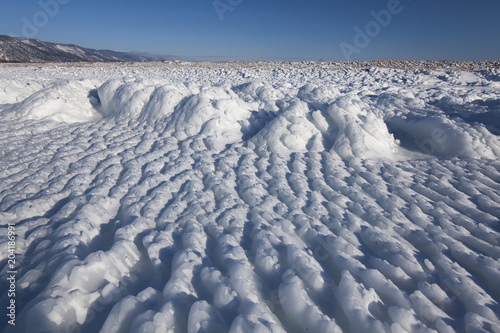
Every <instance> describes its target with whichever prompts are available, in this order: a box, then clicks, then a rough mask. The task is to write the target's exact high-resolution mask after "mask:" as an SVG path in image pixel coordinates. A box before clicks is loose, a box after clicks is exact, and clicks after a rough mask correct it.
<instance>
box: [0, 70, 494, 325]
mask: <svg viewBox="0 0 500 333" xmlns="http://www.w3.org/2000/svg"><path fill="white" fill-rule="evenodd" d="M280 67H286V69H285V68H280ZM499 77H500V76H499V73H498V71H495V70H483V71H474V72H472V71H471V72H465V71H443V70H435V71H429V70H411V69H407V70H398V69H381V68H372V69H370V70H364V69H359V68H358V69H335V68H333V67H331V68H330V67H328V65H321V66H319V65H313V64H310V65H307V66H306V65H301V64H288V63H287V64H286V66H285V64H279V63H277V64H272V65H269V64H266V63H262V64H254V65H253V66H241V64H240V65H238V64H231V63H228V64H195V63H184V62H182V63H181V62H172V63H165V64H140V65H139V64H138V65H123V64H86V65H58V64H52V65H44V66H34V65H33V66H30V65H24V66H19V65H16V66H9V65H0V117H1V119H2V121H1V122H0V223H1V228H0V249H1V250H0V255H1V257H0V263H1V264H2V266H0V269H1V271H0V276H1V280H2V281H4V282H2V283H4V284H5V283H6V282H5V281H6V277H7V275H8V273H7V272H8V271H9V270H10V269H9V268H8V266H7V254H8V251H7V248H8V237H7V225H8V224H11V225H15V228H16V233H17V239H16V262H17V266H16V269H17V275H16V277H17V290H16V304H17V321H16V326H15V327H11V326H10V325H9V326H7V324H6V323H3V322H2V325H3V326H1V329H5V331H6V332H30V333H32V332H33V333H35V332H99V331H100V332H225V331H229V332H342V331H344V332H454V331H466V332H480V331H487V332H499V331H500V329H499V327H500V316H499V313H500V305H499V301H500V288H499V285H498V281H499V280H500V223H499V219H500V163H499V161H498V159H499V157H500V140H499V135H500V122H499V120H500V88H499V86H498V78H499ZM5 286H6V285H5ZM4 290H6V289H4ZM8 301H9V298H8V296H7V293H6V292H5V293H4V294H3V296H2V298H1V305H2V307H3V306H4V305H5V306H7V302H8ZM4 309H5V307H4Z"/></svg>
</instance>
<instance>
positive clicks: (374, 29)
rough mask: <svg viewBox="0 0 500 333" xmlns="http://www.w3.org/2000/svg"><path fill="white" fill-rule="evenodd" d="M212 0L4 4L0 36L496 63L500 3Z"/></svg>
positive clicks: (235, 54) (189, 51) (175, 51)
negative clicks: (377, 18)
mask: <svg viewBox="0 0 500 333" xmlns="http://www.w3.org/2000/svg"><path fill="white" fill-rule="evenodd" d="M216 1H218V2H214V1H213V0H144V1H139V0H120V1H117V0H101V1H97V0H85V1H83V0H40V1H14V0H8V1H4V3H3V4H2V7H3V8H2V13H1V14H0V34H14V35H17V36H23V35H26V36H27V37H34V38H37V39H42V40H47V41H51V42H58V43H73V44H77V45H81V46H85V47H91V48H98V49H103V48H104V49H112V50H123V51H144V52H150V53H154V54H164V55H176V56H179V57H182V56H184V57H195V58H203V57H206V58H205V59H210V57H214V58H221V59H264V60H275V59H288V60H319V59H323V60H348V59H350V60H370V59H439V60H441V59H450V60H466V59H471V60H481V59H490V60H498V59H500V20H499V19H498V16H499V14H500V1H498V0H480V1H471V0H441V1H436V0H432V1H431V0H383V1H373V0H371V1H370V0H353V1H335V0H310V1H296V0H286V1H285V0H267V1H263V0H216ZM214 3H216V4H217V8H218V9H217V8H216V6H215V5H214ZM43 4H45V5H43ZM54 4H57V7H58V8H56V6H55V5H54ZM373 12H375V13H379V14H380V15H381V16H380V17H379V21H377V20H376V19H375V17H374V16H373ZM387 13H389V15H390V16H388V15H387ZM384 14H386V15H384ZM355 29H356V30H355ZM370 29H371V30H370ZM361 35H364V36H361Z"/></svg>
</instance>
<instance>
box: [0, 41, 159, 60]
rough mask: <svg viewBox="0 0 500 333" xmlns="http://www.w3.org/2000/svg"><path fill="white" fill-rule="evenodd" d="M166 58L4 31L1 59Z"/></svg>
mask: <svg viewBox="0 0 500 333" xmlns="http://www.w3.org/2000/svg"><path fill="white" fill-rule="evenodd" d="M164 59H165V58H162V57H160V56H153V55H145V54H140V53H130V52H119V51H110V50H94V49H88V48H84V47H80V46H77V45H68V44H56V43H50V42H45V41H41V40H37V39H29V38H20V37H11V36H4V35H0V62H78V61H85V62H90V61H99V62H119V61H134V62H142V61H159V60H164Z"/></svg>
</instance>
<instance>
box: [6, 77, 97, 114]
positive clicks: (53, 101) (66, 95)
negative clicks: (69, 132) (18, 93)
mask: <svg viewBox="0 0 500 333" xmlns="http://www.w3.org/2000/svg"><path fill="white" fill-rule="evenodd" d="M95 88H96V87H95V85H94V83H93V82H91V81H89V80H81V81H76V80H72V81H63V82H57V83H55V84H52V85H50V86H48V87H47V88H43V89H41V90H39V91H37V92H35V93H34V94H32V95H30V96H29V97H27V98H26V99H24V100H23V101H22V102H20V103H18V104H15V105H14V106H13V107H12V108H11V109H13V110H14V112H12V113H11V114H10V116H11V117H12V116H13V115H15V117H18V118H22V119H31V120H39V119H44V120H52V121H56V122H63V123H80V122H87V121H94V120H98V119H100V118H101V115H100V114H99V113H98V112H97V111H96V109H95V107H94V105H93V104H95V103H96V102H97V101H96V100H95V97H94V96H92V94H91V91H92V90H95Z"/></svg>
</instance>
